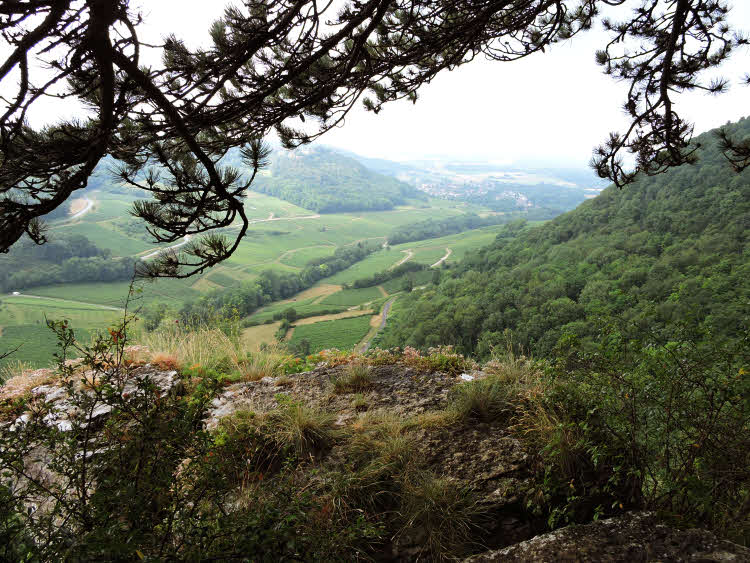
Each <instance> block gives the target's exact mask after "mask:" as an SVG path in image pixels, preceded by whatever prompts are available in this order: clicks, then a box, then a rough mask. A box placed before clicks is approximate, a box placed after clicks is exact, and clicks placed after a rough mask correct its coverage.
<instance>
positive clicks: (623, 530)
mask: <svg viewBox="0 0 750 563" xmlns="http://www.w3.org/2000/svg"><path fill="white" fill-rule="evenodd" d="M501 561H502V562H503V563H506V562H508V563H512V562H527V561H534V562H539V563H548V562H549V563H552V562H555V563H557V562H564V563H595V562H596V563H598V562H611V563H614V562H622V563H640V562H646V561H662V562H667V561H669V562H675V563H680V562H685V563H687V562H691V561H693V562H699V561H700V562H701V563H709V562H717V563H718V562H730V561H731V562H733V563H746V562H750V549H748V548H746V547H742V546H739V545H736V544H734V543H731V542H728V541H725V540H720V539H718V538H717V537H716V536H715V535H714V534H712V533H711V532H708V531H706V530H696V529H689V530H677V529H675V528H671V527H669V526H667V525H664V524H661V523H659V521H658V520H657V518H656V516H654V515H653V514H651V513H647V512H636V513H629V514H625V515H623V516H618V517H615V518H609V519H607V520H601V521H599V522H594V523H593V524H587V525H584V526H568V527H567V528H562V529H560V530H556V531H554V532H549V533H547V534H542V535H540V536H536V537H535V538H533V539H530V540H527V541H524V542H522V543H519V544H516V545H513V546H511V547H506V548H505V549H501V550H498V551H490V552H486V553H483V554H481V555H475V556H474V557H470V558H469V559H466V560H464V563H490V562H501Z"/></svg>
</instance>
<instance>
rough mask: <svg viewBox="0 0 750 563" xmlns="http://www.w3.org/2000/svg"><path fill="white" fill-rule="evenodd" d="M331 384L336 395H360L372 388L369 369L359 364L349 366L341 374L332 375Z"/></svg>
mask: <svg viewBox="0 0 750 563" xmlns="http://www.w3.org/2000/svg"><path fill="white" fill-rule="evenodd" d="M331 383H332V384H333V390H334V392H335V393H337V394H343V393H362V392H363V391H368V390H370V389H372V387H373V381H372V375H371V373H370V368H369V367H368V366H366V365H363V364H360V363H352V364H349V365H348V366H346V367H345V368H344V371H343V373H340V374H335V375H332V376H331Z"/></svg>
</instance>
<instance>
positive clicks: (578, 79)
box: [45, 0, 750, 166]
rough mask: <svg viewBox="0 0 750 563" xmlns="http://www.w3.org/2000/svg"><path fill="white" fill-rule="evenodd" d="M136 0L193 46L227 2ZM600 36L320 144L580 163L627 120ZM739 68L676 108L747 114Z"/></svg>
mask: <svg viewBox="0 0 750 563" xmlns="http://www.w3.org/2000/svg"><path fill="white" fill-rule="evenodd" d="M137 4H139V5H140V6H141V7H142V11H143V14H144V17H145V22H146V23H145V24H144V26H143V27H142V28H141V30H140V35H141V38H142V39H144V40H152V41H158V39H159V38H160V37H161V36H163V35H165V34H166V33H168V32H174V33H176V34H177V35H178V36H179V37H183V38H185V39H186V40H188V43H189V44H192V45H198V44H201V43H205V42H206V41H207V38H208V32H207V30H208V27H209V25H210V22H211V21H213V20H214V19H215V18H217V17H218V16H220V15H221V12H222V9H223V6H224V5H226V2H223V1H221V0H211V1H207V0H158V1H153V0H139V1H138V2H137ZM734 4H735V8H734V10H733V12H732V14H731V17H730V21H732V22H733V24H734V26H735V27H738V28H740V29H744V30H746V31H750V2H749V1H748V0H735V2H734ZM605 41H606V35H604V33H603V32H602V31H599V30H595V31H593V32H589V33H587V34H584V35H581V36H579V37H576V38H575V39H573V40H572V41H569V42H566V43H564V44H561V45H557V46H555V47H554V48H553V49H552V50H551V51H548V52H547V53H544V54H539V55H536V56H534V57H531V58H528V59H525V60H522V61H517V62H514V63H496V62H490V61H486V60H479V59H478V60H476V61H474V62H473V63H471V64H468V65H465V66H463V67H462V68H460V69H459V70H457V71H454V72H451V73H444V74H442V75H440V76H438V78H437V79H436V80H435V81H434V82H433V83H432V84H430V85H428V86H426V87H424V88H423V89H422V90H421V91H420V100H419V101H418V102H417V104H416V105H413V104H411V103H410V102H407V101H402V102H397V103H393V104H390V105H386V107H385V108H384V110H383V111H382V112H381V113H380V114H379V115H377V116H376V115H373V114H371V113H368V112H365V111H364V110H362V109H361V108H357V109H356V110H354V111H353V112H352V113H351V114H350V116H349V117H348V119H347V122H346V124H345V125H344V126H343V127H341V128H340V129H337V130H335V131H331V132H330V133H328V134H327V135H326V136H324V137H323V138H322V139H321V141H320V142H323V143H326V144H329V145H333V146H338V147H342V148H346V149H348V150H351V151H354V152H357V153H360V154H362V155H365V156H370V157H381V158H388V159H392V160H407V159H417V158H429V157H447V158H460V159H468V160H473V159H477V160H485V161H496V162H499V163H500V162H502V163H512V162H519V161H523V162H525V163H529V162H539V163H545V164H551V163H554V164H567V165H570V166H585V165H586V163H587V162H588V160H589V158H590V155H591V149H592V148H593V147H594V146H595V145H596V144H598V143H599V142H601V141H602V140H604V139H605V138H606V136H607V134H608V133H609V132H610V131H613V130H618V129H622V128H623V126H624V124H625V119H624V117H623V114H622V111H621V109H620V108H621V106H622V103H623V101H624V95H625V85H624V84H621V83H620V84H618V83H616V82H615V81H613V80H612V79H611V78H609V77H607V76H605V75H604V74H602V72H601V69H600V67H598V66H597V65H596V64H595V63H594V52H595V50H596V49H597V48H600V47H601V46H602V45H603V44H604V42H605ZM745 72H750V52H749V51H748V49H744V50H742V51H738V52H736V53H735V55H734V58H733V60H732V61H730V62H729V63H728V64H726V65H725V67H724V69H723V70H722V74H723V75H725V76H727V77H728V78H730V79H731V80H732V81H733V85H732V87H731V88H730V90H729V92H728V93H726V94H723V95H721V96H715V97H709V96H705V95H702V94H689V95H684V96H682V97H681V98H680V99H679V100H678V103H677V110H678V111H679V112H680V113H681V114H682V115H683V117H685V118H687V119H689V120H691V121H693V122H694V123H695V124H696V131H697V132H701V131H704V130H706V129H710V128H712V127H715V126H717V125H720V124H722V123H725V122H727V121H729V120H736V119H737V118H739V117H741V116H743V115H747V114H750V104H748V101H750V87H743V86H740V85H739V84H738V81H739V79H740V77H741V76H742V75H743V74H744V73H745ZM45 113H47V112H45ZM56 114H57V115H60V114H59V112H57V113H56ZM53 115H54V113H53Z"/></svg>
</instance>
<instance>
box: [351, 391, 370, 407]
mask: <svg viewBox="0 0 750 563" xmlns="http://www.w3.org/2000/svg"><path fill="white" fill-rule="evenodd" d="M352 407H353V408H354V410H355V411H357V412H363V411H366V410H367V409H368V408H370V403H369V401H368V400H367V397H365V396H364V395H363V394H362V393H356V394H355V395H354V397H352Z"/></svg>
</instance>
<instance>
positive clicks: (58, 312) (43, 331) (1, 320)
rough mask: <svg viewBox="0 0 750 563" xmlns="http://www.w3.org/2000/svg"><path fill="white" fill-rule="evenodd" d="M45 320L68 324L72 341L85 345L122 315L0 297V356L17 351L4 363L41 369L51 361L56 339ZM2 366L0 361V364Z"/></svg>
mask: <svg viewBox="0 0 750 563" xmlns="http://www.w3.org/2000/svg"><path fill="white" fill-rule="evenodd" d="M46 319H49V320H68V321H69V324H70V326H71V327H73V329H74V330H75V334H76V337H77V338H78V339H79V340H80V341H82V342H88V341H89V340H90V338H91V335H92V334H93V332H95V331H96V330H104V329H106V328H107V327H109V326H111V325H114V324H116V323H117V322H118V321H119V320H121V319H122V313H121V312H120V311H117V310H111V309H107V308H104V307H101V306H97V305H89V304H86V303H74V302H70V301H64V300H60V299H51V298H39V299H37V298H33V297H28V296H24V295H20V296H15V295H3V296H0V354H2V353H3V352H6V351H9V350H13V349H15V348H16V347H17V346H19V345H20V348H19V349H18V351H17V352H16V353H14V354H13V355H12V356H11V357H10V358H7V359H6V360H5V362H6V363H7V362H11V361H12V362H15V361H22V362H25V363H29V364H30V365H32V366H33V367H44V366H46V365H48V364H50V363H51V362H52V361H53V354H54V352H55V350H56V343H57V340H56V337H55V335H54V333H53V332H52V331H51V330H50V329H49V328H47V325H46ZM0 363H2V360H0Z"/></svg>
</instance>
